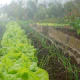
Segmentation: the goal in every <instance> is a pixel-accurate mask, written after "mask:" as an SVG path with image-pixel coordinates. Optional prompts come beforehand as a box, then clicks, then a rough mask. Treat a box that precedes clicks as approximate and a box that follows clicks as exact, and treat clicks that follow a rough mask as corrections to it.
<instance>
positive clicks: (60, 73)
mask: <svg viewBox="0 0 80 80" xmlns="http://www.w3.org/2000/svg"><path fill="white" fill-rule="evenodd" d="M29 38H30V39H31V40H32V41H33V44H32V45H34V46H35V48H36V49H39V50H40V52H39V54H38V55H37V57H38V61H39V63H38V65H39V64H40V61H41V59H42V57H43V56H45V57H46V56H47V55H48V54H49V50H48V49H46V48H44V47H43V46H42V44H41V42H40V41H39V40H38V39H37V38H36V37H35V36H34V35H32V34H31V35H29ZM47 46H51V42H50V41H47ZM53 51H54V49H53ZM61 52H62V51H61ZM65 56H66V57H69V56H68V55H65ZM70 59H71V63H72V64H76V65H77V63H76V61H75V59H74V58H73V57H71V58H70ZM44 69H45V70H47V72H48V73H49V78H50V80H70V79H69V74H68V72H67V71H66V69H65V68H64V66H63V65H62V63H61V62H59V61H58V58H57V57H55V58H54V57H51V58H50V60H49V62H48V64H47V65H46V66H45V68H44ZM72 80H75V78H74V77H73V79H72Z"/></svg>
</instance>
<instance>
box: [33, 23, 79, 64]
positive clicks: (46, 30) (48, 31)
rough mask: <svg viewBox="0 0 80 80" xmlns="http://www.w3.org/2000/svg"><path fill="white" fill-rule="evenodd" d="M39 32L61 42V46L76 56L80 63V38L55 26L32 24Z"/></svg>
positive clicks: (66, 51)
mask: <svg viewBox="0 0 80 80" xmlns="http://www.w3.org/2000/svg"><path fill="white" fill-rule="evenodd" d="M32 27H34V28H35V30H36V31H37V32H39V33H42V34H44V35H45V36H47V37H49V38H50V39H51V40H53V39H54V40H56V41H57V42H59V44H60V47H61V48H62V49H63V50H64V51H65V53H68V54H69V55H70V56H74V58H75V59H76V61H77V62H78V63H79V64H80V40H79V39H77V38H74V37H73V36H69V35H68V34H65V33H63V32H61V31H58V30H56V29H54V28H53V27H43V26H39V25H37V24H36V25H35V26H32Z"/></svg>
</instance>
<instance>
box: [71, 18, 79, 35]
mask: <svg viewBox="0 0 80 80" xmlns="http://www.w3.org/2000/svg"><path fill="white" fill-rule="evenodd" d="M70 25H71V26H72V27H73V29H75V30H76V31H77V34H80V19H79V18H76V20H74V21H73V22H71V23H70Z"/></svg>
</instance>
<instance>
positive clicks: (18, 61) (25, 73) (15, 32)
mask: <svg viewBox="0 0 80 80" xmlns="http://www.w3.org/2000/svg"><path fill="white" fill-rule="evenodd" d="M24 33H25V32H24V30H22V29H21V27H20V26H19V25H18V24H17V23H16V22H13V21H12V22H9V23H8V24H7V26H6V32H5V34H4V35H3V38H2V41H1V46H2V48H0V80H49V76H48V73H47V72H46V71H45V70H43V69H41V68H39V67H38V66H37V62H38V59H37V57H36V49H35V48H34V46H32V45H31V42H30V40H29V39H27V36H26V35H25V34H24Z"/></svg>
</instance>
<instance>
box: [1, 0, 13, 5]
mask: <svg viewBox="0 0 80 80" xmlns="http://www.w3.org/2000/svg"><path fill="white" fill-rule="evenodd" d="M11 1H12V0H0V5H5V4H9V3H10V2H11Z"/></svg>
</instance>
